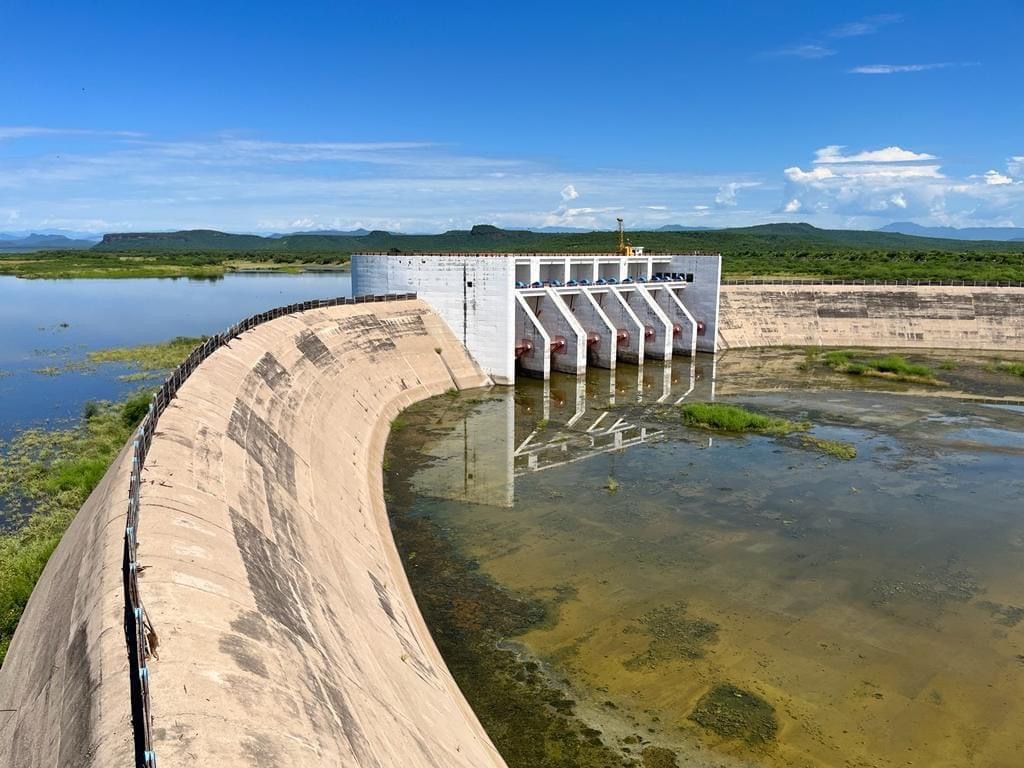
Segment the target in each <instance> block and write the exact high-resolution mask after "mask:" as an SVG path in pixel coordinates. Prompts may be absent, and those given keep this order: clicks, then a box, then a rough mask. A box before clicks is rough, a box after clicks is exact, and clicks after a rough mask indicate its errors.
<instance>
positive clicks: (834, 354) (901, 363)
mask: <svg viewBox="0 0 1024 768" xmlns="http://www.w3.org/2000/svg"><path fill="white" fill-rule="evenodd" d="M807 361H808V362H807V365H808V367H811V366H813V365H814V364H815V363H819V362H820V363H821V364H823V365H825V366H826V367H828V368H831V369H832V370H833V371H836V372H837V373H847V374H850V375H851V376H875V377H878V378H885V379H892V380H894V381H906V382H910V383H914V384H930V385H933V386H941V385H943V384H944V383H945V382H943V381H940V380H939V379H937V378H936V377H935V372H934V371H932V369H931V368H929V367H928V366H926V365H921V364H919V363H909V362H907V360H906V359H905V358H903V357H901V356H899V355H893V354H889V355H871V354H867V353H864V352H859V351H857V350H851V349H833V350H830V351H828V352H825V353H824V354H821V353H820V352H816V351H815V352H812V351H811V350H808V352H807ZM947 370H950V369H947Z"/></svg>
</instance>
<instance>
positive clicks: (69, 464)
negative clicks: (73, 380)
mask: <svg viewBox="0 0 1024 768" xmlns="http://www.w3.org/2000/svg"><path fill="white" fill-rule="evenodd" d="M148 408H149V395H148V394H147V393H139V394H137V395H133V396H132V397H129V398H128V399H126V400H125V401H123V402H121V403H97V402H89V403H86V405H85V408H84V410H83V414H82V419H81V421H80V423H79V424H78V425H77V426H74V427H71V428H68V429H59V430H42V429H32V430H26V431H24V432H21V433H20V434H19V435H17V436H16V437H15V438H14V439H13V440H11V441H9V442H7V443H3V444H0V504H2V506H3V507H4V508H5V509H7V510H22V519H21V520H13V521H11V522H14V523H15V524H18V523H20V525H18V527H17V529H16V530H13V531H10V532H7V533H3V534H0V664H2V663H3V658H4V656H6V654H7V647H8V645H9V644H10V641H11V637H12V636H13V635H14V630H15V628H16V627H17V625H18V620H19V619H20V618H21V613H22V611H23V610H24V609H25V605H26V603H27V602H28V598H29V595H30V594H31V593H32V588H33V587H34V586H35V584H36V581H37V580H38V579H39V576H40V574H41V573H42V572H43V568H44V566H45V565H46V561H47V560H48V559H49V557H50V555H51V554H52V553H53V550H54V549H55V548H56V546H57V544H58V543H59V542H60V539H61V536H63V535H64V531H65V530H66V529H67V527H68V525H70V523H71V521H72V520H73V519H74V516H75V513H76V512H77V511H78V509H79V507H81V506H82V504H83V503H85V500H86V499H87V498H88V497H89V494H90V493H91V492H92V490H93V489H94V488H95V487H96V485H97V484H98V483H99V482H100V480H101V479H102V477H103V475H104V473H105V472H106V471H107V468H108V467H109V466H110V463H111V462H112V461H113V460H114V458H115V457H116V456H117V454H118V452H119V451H120V450H121V448H122V447H123V446H124V444H125V442H126V441H127V440H128V437H129V436H130V435H131V433H132V431H133V430H134V429H135V427H136V425H137V424H138V423H139V421H140V420H141V419H142V417H143V416H144V415H145V413H146V410H147V409H148Z"/></svg>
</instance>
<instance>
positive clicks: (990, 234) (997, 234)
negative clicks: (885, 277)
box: [878, 221, 1024, 241]
mask: <svg viewBox="0 0 1024 768" xmlns="http://www.w3.org/2000/svg"><path fill="white" fill-rule="evenodd" d="M878 231H879V232H898V233H900V234H903V235H915V236H917V237H940V238H943V239H950V240H1003V241H1006V240H1010V241H1020V240H1024V228H1022V227H964V228H963V229H958V228H957V227H923V226H921V225H920V224H915V223H913V222H912V221H896V222H893V223H892V224H886V225H885V226H884V227H882V228H881V229H879V230H878Z"/></svg>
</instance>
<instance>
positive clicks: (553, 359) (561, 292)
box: [352, 246, 722, 384]
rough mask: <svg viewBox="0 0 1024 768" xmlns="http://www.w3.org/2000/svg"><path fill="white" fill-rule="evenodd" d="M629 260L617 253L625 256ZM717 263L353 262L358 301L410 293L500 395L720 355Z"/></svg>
mask: <svg viewBox="0 0 1024 768" xmlns="http://www.w3.org/2000/svg"><path fill="white" fill-rule="evenodd" d="M623 251H624V252H623ZM721 270H722V258H721V255H720V254H700V253H692V254H651V253H646V254H645V253H644V251H643V249H642V248H638V247H631V246H630V247H626V248H624V249H622V251H620V252H619V253H358V254H354V255H353V256H352V290H353V293H354V294H355V295H357V296H359V295H372V294H376V295H387V294H396V293H408V292H415V293H417V295H418V296H419V297H420V298H421V299H423V300H424V301H426V302H427V303H428V304H430V306H431V307H432V308H433V309H434V310H435V311H436V312H437V313H438V314H439V315H440V316H441V317H442V318H443V319H444V320H445V321H446V322H447V323H448V326H449V327H450V328H451V329H452V331H453V332H454V334H455V336H456V337H457V338H458V339H459V340H461V341H462V343H463V345H464V346H465V347H466V349H467V350H468V351H469V353H470V354H471V355H472V356H473V358H474V359H475V360H476V361H477V362H478V363H479V365H480V366H481V367H482V368H483V370H484V371H485V372H486V373H487V374H488V375H489V376H490V377H491V378H492V379H493V380H494V382H495V383H496V384H514V383H515V378H516V376H517V374H525V375H529V376H534V377H539V378H542V379H547V378H549V377H550V375H551V373H552V371H558V372H562V373H568V374H576V375H579V374H582V373H584V372H585V371H586V369H587V367H588V366H594V367H599V368H608V369H614V368H615V366H616V363H617V362H618V361H623V362H628V363H634V364H637V365H641V364H643V362H644V360H645V359H655V360H668V359H671V358H672V357H673V356H674V355H693V354H695V353H696V352H698V351H700V352H715V351H716V349H717V339H718V306H719V284H720V281H721Z"/></svg>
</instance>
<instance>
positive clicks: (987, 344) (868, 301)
mask: <svg viewBox="0 0 1024 768" xmlns="http://www.w3.org/2000/svg"><path fill="white" fill-rule="evenodd" d="M718 341H719V349H728V348H729V347H770V346H778V345H794V346H804V345H812V346H829V347H837V346H861V347H864V346H867V347H908V348H909V347H930V348H942V349H977V350H988V349H991V350H1004V349H1010V350H1024V288H980V287H978V288H975V287H951V286H903V285H900V286H893V285H889V286H881V285H879V286H872V285H723V286H722V291H721V314H720V317H719V335H718Z"/></svg>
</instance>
